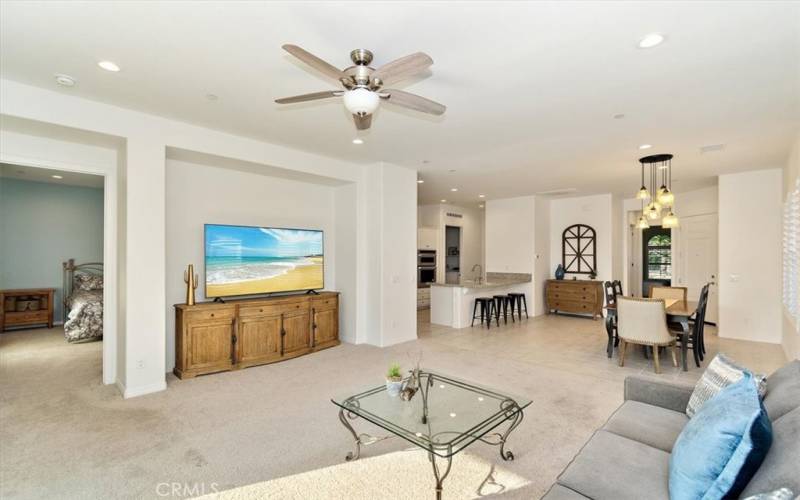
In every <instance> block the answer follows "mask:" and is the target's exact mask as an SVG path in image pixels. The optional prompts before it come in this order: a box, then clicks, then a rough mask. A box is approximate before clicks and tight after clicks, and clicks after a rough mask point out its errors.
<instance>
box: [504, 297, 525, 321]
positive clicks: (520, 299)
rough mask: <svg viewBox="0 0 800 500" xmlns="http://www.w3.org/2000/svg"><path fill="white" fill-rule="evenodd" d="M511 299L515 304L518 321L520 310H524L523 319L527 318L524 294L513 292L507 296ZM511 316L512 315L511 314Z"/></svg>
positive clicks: (520, 316)
mask: <svg viewBox="0 0 800 500" xmlns="http://www.w3.org/2000/svg"><path fill="white" fill-rule="evenodd" d="M508 296H509V297H511V300H513V301H514V302H516V303H517V304H516V305H517V314H518V315H519V319H522V309H523V308H525V317H526V318H527V317H528V301H527V300H525V294H524V293H518V292H513V293H509V294H508ZM512 314H513V313H512Z"/></svg>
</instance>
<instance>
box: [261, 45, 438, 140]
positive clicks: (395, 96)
mask: <svg viewBox="0 0 800 500" xmlns="http://www.w3.org/2000/svg"><path fill="white" fill-rule="evenodd" d="M283 49H284V50H285V51H286V52H288V53H290V54H292V55H293V56H295V57H296V58H298V59H300V60H301V61H303V62H304V63H306V64H308V65H309V66H311V67H312V68H314V69H316V70H317V71H319V72H321V73H323V74H324V75H326V76H329V77H331V78H333V79H335V80H337V81H338V82H339V83H341V84H342V86H343V87H344V90H327V91H323V92H313V93H311V94H303V95H296V96H292V97H284V98H282V99H275V102H277V103H278V104H290V103H295V102H305V101H315V100H317V99H327V98H329V97H339V96H341V97H343V101H344V105H345V107H346V108H347V110H348V111H350V113H352V114H353V120H355V123H356V128H357V129H358V130H366V129H368V128H369V127H370V125H371V124H372V113H373V112H374V111H375V110H376V109H378V105H379V104H380V101H381V99H383V100H384V101H386V102H389V103H392V104H396V105H398V106H402V107H404V108H409V109H413V110H415V111H422V112H423V113H430V114H432V115H441V114H443V113H444V110H445V109H446V108H445V106H444V105H442V104H439V103H438V102H434V101H431V100H430V99H426V98H424V97H421V96H418V95H416V94H411V93H409V92H403V91H402V90H396V89H385V88H383V87H384V86H385V85H388V84H392V83H395V82H399V81H400V80H404V79H406V78H408V77H410V76H412V75H414V74H416V73H419V72H420V71H423V70H424V69H426V68H427V67H428V66H430V65H431V64H433V59H431V58H430V56H428V55H427V54H425V53H423V52H416V53H414V54H411V55H408V56H405V57H401V58H400V59H396V60H394V61H392V62H390V63H387V64H384V65H383V66H381V67H380V68H378V69H374V68H372V67H370V65H369V64H370V63H371V62H372V52H370V51H369V50H366V49H356V50H354V51H352V52H350V59H351V60H352V61H353V64H354V66H350V67H349V68H345V69H343V70H340V69H338V68H336V67H335V66H333V65H332V64H329V63H327V62H325V61H323V60H322V59H320V58H319V57H317V56H315V55H314V54H312V53H310V52H308V51H306V50H304V49H302V48H300V47H298V46H297V45H290V44H287V45H284V46H283Z"/></svg>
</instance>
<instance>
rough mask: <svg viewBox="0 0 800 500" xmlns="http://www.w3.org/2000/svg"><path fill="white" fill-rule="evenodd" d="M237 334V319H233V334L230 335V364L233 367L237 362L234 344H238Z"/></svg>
mask: <svg viewBox="0 0 800 500" xmlns="http://www.w3.org/2000/svg"><path fill="white" fill-rule="evenodd" d="M238 333H239V318H233V332H232V334H231V363H233V364H234V365H235V364H236V363H237V362H238V360H237V357H238V356H236V344H237V342H239V338H238V336H237V334H238Z"/></svg>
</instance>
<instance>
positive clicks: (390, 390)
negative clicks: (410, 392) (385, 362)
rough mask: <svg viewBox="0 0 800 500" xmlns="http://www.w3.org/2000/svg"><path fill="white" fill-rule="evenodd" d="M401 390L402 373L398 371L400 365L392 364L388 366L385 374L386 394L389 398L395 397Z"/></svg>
mask: <svg viewBox="0 0 800 500" xmlns="http://www.w3.org/2000/svg"><path fill="white" fill-rule="evenodd" d="M402 388H403V373H402V372H401V371H400V365H399V364H397V363H392V364H391V365H389V371H388V372H386V393H387V394H388V395H389V396H392V397H397V396H399V395H400V391H401V390H402Z"/></svg>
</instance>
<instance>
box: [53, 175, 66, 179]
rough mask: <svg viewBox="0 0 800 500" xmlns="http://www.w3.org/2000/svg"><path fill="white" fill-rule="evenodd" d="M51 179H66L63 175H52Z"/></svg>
mask: <svg viewBox="0 0 800 500" xmlns="http://www.w3.org/2000/svg"><path fill="white" fill-rule="evenodd" d="M50 177H52V178H53V179H63V178H64V177H63V176H61V175H51V176H50Z"/></svg>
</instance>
